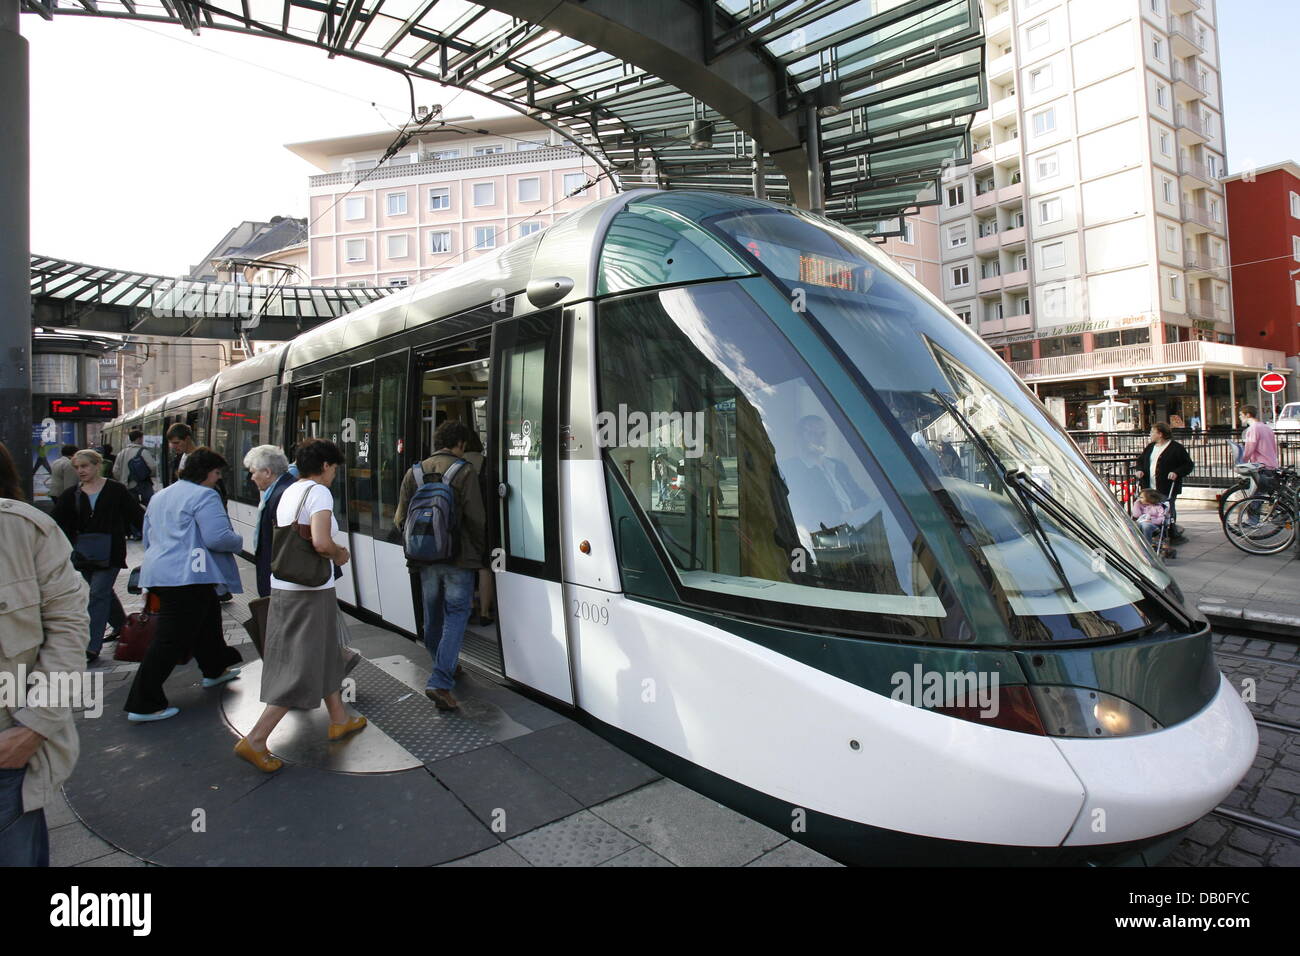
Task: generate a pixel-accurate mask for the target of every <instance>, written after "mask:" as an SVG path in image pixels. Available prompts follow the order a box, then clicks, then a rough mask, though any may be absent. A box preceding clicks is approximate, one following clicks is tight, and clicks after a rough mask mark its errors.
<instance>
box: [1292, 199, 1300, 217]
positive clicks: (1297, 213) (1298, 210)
mask: <svg viewBox="0 0 1300 956" xmlns="http://www.w3.org/2000/svg"><path fill="white" fill-rule="evenodd" d="M1291 215H1292V216H1293V217H1294V218H1296V219H1300V193H1292V194H1291Z"/></svg>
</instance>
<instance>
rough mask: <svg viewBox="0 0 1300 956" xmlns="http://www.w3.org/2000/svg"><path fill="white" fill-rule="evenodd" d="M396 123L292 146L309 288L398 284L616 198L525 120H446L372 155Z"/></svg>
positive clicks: (583, 162) (589, 168)
mask: <svg viewBox="0 0 1300 956" xmlns="http://www.w3.org/2000/svg"><path fill="white" fill-rule="evenodd" d="M393 136H394V134H393V131H392V130H387V131H384V132H378V133H366V134H360V135H355V136H343V137H337V138H334V139H324V140H314V141H312V142H307V143H294V144H291V145H289V146H288V147H287V148H288V149H290V150H292V151H293V152H294V153H296V154H297V155H299V156H301V157H303V158H304V159H306V160H307V161H308V162H310V163H312V164H313V165H314V166H316V167H317V168H318V169H321V170H322V172H321V173H320V174H318V175H314V176H312V177H311V179H310V183H309V187H308V189H309V209H310V212H309V214H308V217H307V220H308V239H307V246H308V271H309V273H310V275H311V282H312V284H313V285H327V286H348V285H395V286H403V285H408V284H411V283H415V282H418V281H420V280H422V279H426V278H429V277H430V276H433V275H436V274H438V273H439V272H444V271H446V270H447V269H450V268H452V267H453V266H457V265H460V264H461V263H463V262H466V261H468V260H470V259H473V258H474V257H476V256H479V255H482V254H484V253H485V252H488V251H490V250H492V249H495V248H497V247H498V246H502V245H505V244H506V243H507V242H510V241H512V240H514V239H517V238H519V237H520V236H526V235H528V234H529V233H531V232H536V231H538V230H540V229H542V228H544V227H545V226H548V225H550V224H551V223H552V222H554V221H555V220H556V219H559V218H561V217H562V216H564V215H566V214H567V213H569V212H572V211H573V210H574V209H578V208H581V207H582V206H584V205H586V204H587V203H589V202H592V201H593V200H595V199H598V198H601V197H603V196H609V195H612V193H613V192H614V188H613V186H612V184H611V183H610V182H609V180H608V179H601V180H600V181H599V182H596V183H595V184H594V185H591V186H589V187H588V188H585V189H583V187H584V186H586V185H587V184H588V183H589V182H591V181H592V180H594V179H596V178H597V177H598V175H599V173H600V171H601V170H600V168H599V167H598V166H597V165H596V164H595V163H594V162H593V161H592V160H591V159H589V158H588V157H587V156H586V155H585V154H584V153H583V152H582V151H581V150H579V149H577V148H576V147H573V146H572V145H570V144H566V143H563V142H562V141H561V140H560V139H559V138H558V137H556V135H555V134H553V133H551V132H550V131H549V130H547V129H546V128H545V127H544V126H542V125H540V124H538V123H536V122H535V121H533V120H530V119H528V118H527V117H522V116H509V117H499V118H493V119H482V120H480V119H473V118H472V117H460V118H456V119H448V120H446V121H445V125H443V126H440V127H437V128H434V129H433V130H432V131H431V132H429V133H426V134H424V135H421V136H419V137H417V138H416V139H413V140H412V141H411V142H410V143H409V144H408V145H407V146H406V147H405V148H404V149H403V150H402V151H401V152H400V153H398V154H397V155H395V156H393V157H392V158H390V159H388V160H387V161H385V162H384V163H383V164H382V165H381V164H380V159H381V158H382V156H383V155H384V152H385V151H386V150H387V148H388V147H389V144H390V143H391V142H392V141H393Z"/></svg>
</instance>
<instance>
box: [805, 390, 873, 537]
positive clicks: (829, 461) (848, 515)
mask: <svg viewBox="0 0 1300 956" xmlns="http://www.w3.org/2000/svg"><path fill="white" fill-rule="evenodd" d="M798 427H799V457H798V458H794V459H791V460H788V461H786V462H785V463H784V464H783V465H782V466H781V474H782V476H783V477H784V478H785V482H786V485H787V486H788V487H789V489H790V509H791V511H793V512H794V518H795V522H796V523H797V524H798V525H799V528H800V530H801V534H800V537H802V536H803V532H805V531H807V532H816V531H818V530H820V529H821V528H823V527H825V528H827V529H830V528H838V527H843V526H845V525H847V526H849V527H850V528H859V527H861V526H862V525H864V524H866V523H867V521H869V520H870V519H871V518H872V517H874V516H875V515H876V513H877V512H878V511H879V510H880V507H879V505H878V504H877V503H876V502H875V499H874V498H873V496H871V495H869V494H867V492H865V491H863V490H862V487H861V486H860V485H859V484H858V483H857V482H856V481H855V480H854V479H853V475H852V473H851V472H850V471H849V467H848V465H846V464H844V462H842V461H840V459H838V458H832V457H831V456H830V455H828V454H827V453H826V452H827V426H826V419H824V418H822V417H821V416H820V415H805V416H804V417H803V418H801V419H799V426H798ZM805 543H808V542H805Z"/></svg>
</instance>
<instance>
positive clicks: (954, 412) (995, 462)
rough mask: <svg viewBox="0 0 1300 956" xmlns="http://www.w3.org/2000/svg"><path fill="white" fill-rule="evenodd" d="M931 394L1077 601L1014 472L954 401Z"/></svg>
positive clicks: (938, 392)
mask: <svg viewBox="0 0 1300 956" xmlns="http://www.w3.org/2000/svg"><path fill="white" fill-rule="evenodd" d="M930 394H931V395H933V396H934V397H935V399H936V400H937V401H938V402H939V403H940V404H941V405H943V407H944V408H945V409H947V411H948V414H949V415H951V416H952V418H953V421H955V422H956V423H957V424H958V425H960V426H961V429H962V431H964V432H965V433H966V435H967V437H969V438H970V440H971V442H972V443H973V444H974V445H975V447H976V448H978V449H979V451H980V454H982V455H983V456H984V458H985V460H986V461H987V462H988V464H989V465H990V466H991V467H992V469H993V471H995V472H996V473H997V474H998V475H999V476H1001V478H1002V480H1003V484H1005V485H1006V487H1007V488H1008V489H1009V490H1010V491H1011V492H1012V494H1011V497H1012V499H1013V500H1014V501H1015V502H1016V503H1017V504H1019V505H1020V511H1021V513H1022V514H1023V515H1024V516H1025V520H1027V521H1028V522H1029V527H1030V529H1031V530H1032V532H1033V538H1034V540H1035V541H1036V542H1038V546H1039V548H1040V549H1042V552H1043V554H1044V555H1045V556H1046V557H1047V563H1048V564H1050V565H1051V566H1052V570H1053V571H1055V572H1056V576H1057V578H1059V579H1060V581H1061V586H1062V587H1063V588H1065V593H1066V594H1067V595H1069V597H1070V600H1071V601H1078V598H1077V597H1075V595H1074V588H1072V587H1070V579H1069V578H1068V577H1067V576H1066V574H1065V568H1063V567H1062V566H1061V560H1060V558H1058V557H1057V554H1056V549H1055V548H1053V547H1052V542H1051V540H1050V539H1049V538H1048V537H1047V530H1046V529H1045V528H1044V527H1043V523H1042V522H1041V521H1039V520H1038V515H1037V514H1035V513H1034V506H1033V504H1032V503H1031V502H1030V500H1029V495H1028V494H1027V493H1026V491H1025V489H1024V487H1023V486H1022V485H1021V484H1020V483H1019V482H1018V481H1016V480H1015V479H1014V478H1013V477H1012V474H1013V473H1012V472H1011V471H1010V470H1009V469H1008V468H1007V466H1006V465H1004V464H1002V461H1001V459H999V458H998V453H997V452H995V451H994V450H993V448H992V446H990V445H989V443H988V442H987V441H985V440H984V436H983V435H981V434H980V433H979V432H977V431H976V430H975V426H974V425H972V424H971V423H970V421H969V419H967V418H966V416H965V415H963V414H962V413H961V412H960V411H958V409H957V406H956V404H955V403H954V402H953V401H952V400H951V399H950V398H948V396H947V395H944V394H943V393H942V392H940V391H939V390H938V389H937V388H934V389H931V390H930Z"/></svg>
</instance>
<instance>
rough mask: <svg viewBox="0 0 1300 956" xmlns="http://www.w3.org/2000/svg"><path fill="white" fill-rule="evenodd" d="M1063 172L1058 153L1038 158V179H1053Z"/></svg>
mask: <svg viewBox="0 0 1300 956" xmlns="http://www.w3.org/2000/svg"><path fill="white" fill-rule="evenodd" d="M1060 171H1061V163H1060V159H1059V157H1058V156H1057V155H1056V153H1048V154H1047V155H1046V156H1039V157H1038V178H1039V179H1051V178H1052V177H1053V176H1055V175H1057V174H1058V173H1060Z"/></svg>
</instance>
